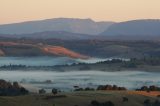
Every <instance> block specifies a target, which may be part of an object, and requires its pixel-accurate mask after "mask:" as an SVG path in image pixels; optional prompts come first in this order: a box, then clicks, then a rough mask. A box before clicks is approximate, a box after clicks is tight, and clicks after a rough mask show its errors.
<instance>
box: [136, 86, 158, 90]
mask: <svg viewBox="0 0 160 106" xmlns="http://www.w3.org/2000/svg"><path fill="white" fill-rule="evenodd" d="M136 90H137V91H160V87H157V86H154V85H152V86H149V87H148V86H143V87H141V88H140V89H136Z"/></svg>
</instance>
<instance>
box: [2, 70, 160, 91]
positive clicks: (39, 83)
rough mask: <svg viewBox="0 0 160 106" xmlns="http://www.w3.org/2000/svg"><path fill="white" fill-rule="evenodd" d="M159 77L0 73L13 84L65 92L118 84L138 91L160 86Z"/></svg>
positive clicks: (134, 73)
mask: <svg viewBox="0 0 160 106" xmlns="http://www.w3.org/2000/svg"><path fill="white" fill-rule="evenodd" d="M159 76H160V73H154V72H140V71H122V72H102V71H96V70H93V71H69V72H58V71H57V72H55V71H42V70H37V71H0V78H2V79H5V80H8V81H11V82H13V81H18V82H20V83H22V84H24V85H25V87H27V85H29V86H32V87H36V88H45V89H48V90H49V89H52V88H53V87H55V88H59V89H61V90H64V91H70V90H73V86H75V85H76V86H80V87H88V86H89V87H94V88H96V87H97V86H98V85H105V84H111V85H113V84H116V85H119V86H124V87H127V88H128V89H136V88H138V87H141V86H143V85H160V77H159ZM153 77H154V79H153ZM47 81H49V82H47ZM29 86H28V87H29Z"/></svg>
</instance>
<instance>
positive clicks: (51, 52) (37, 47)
mask: <svg viewBox="0 0 160 106" xmlns="http://www.w3.org/2000/svg"><path fill="white" fill-rule="evenodd" d="M0 56H66V57H71V58H81V59H85V58H88V57H87V56H84V55H81V54H79V53H77V52H74V51H72V50H69V49H67V48H64V47H62V46H50V45H43V44H27V43H15V42H0Z"/></svg>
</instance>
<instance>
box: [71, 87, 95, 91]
mask: <svg viewBox="0 0 160 106" xmlns="http://www.w3.org/2000/svg"><path fill="white" fill-rule="evenodd" d="M94 90H95V89H94V88H90V87H87V88H76V89H75V90H74V91H94Z"/></svg>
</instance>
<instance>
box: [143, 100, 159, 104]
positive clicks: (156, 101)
mask: <svg viewBox="0 0 160 106" xmlns="http://www.w3.org/2000/svg"><path fill="white" fill-rule="evenodd" d="M144 106H160V101H159V100H155V101H154V102H151V101H150V100H149V99H146V100H145V101H144Z"/></svg>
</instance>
